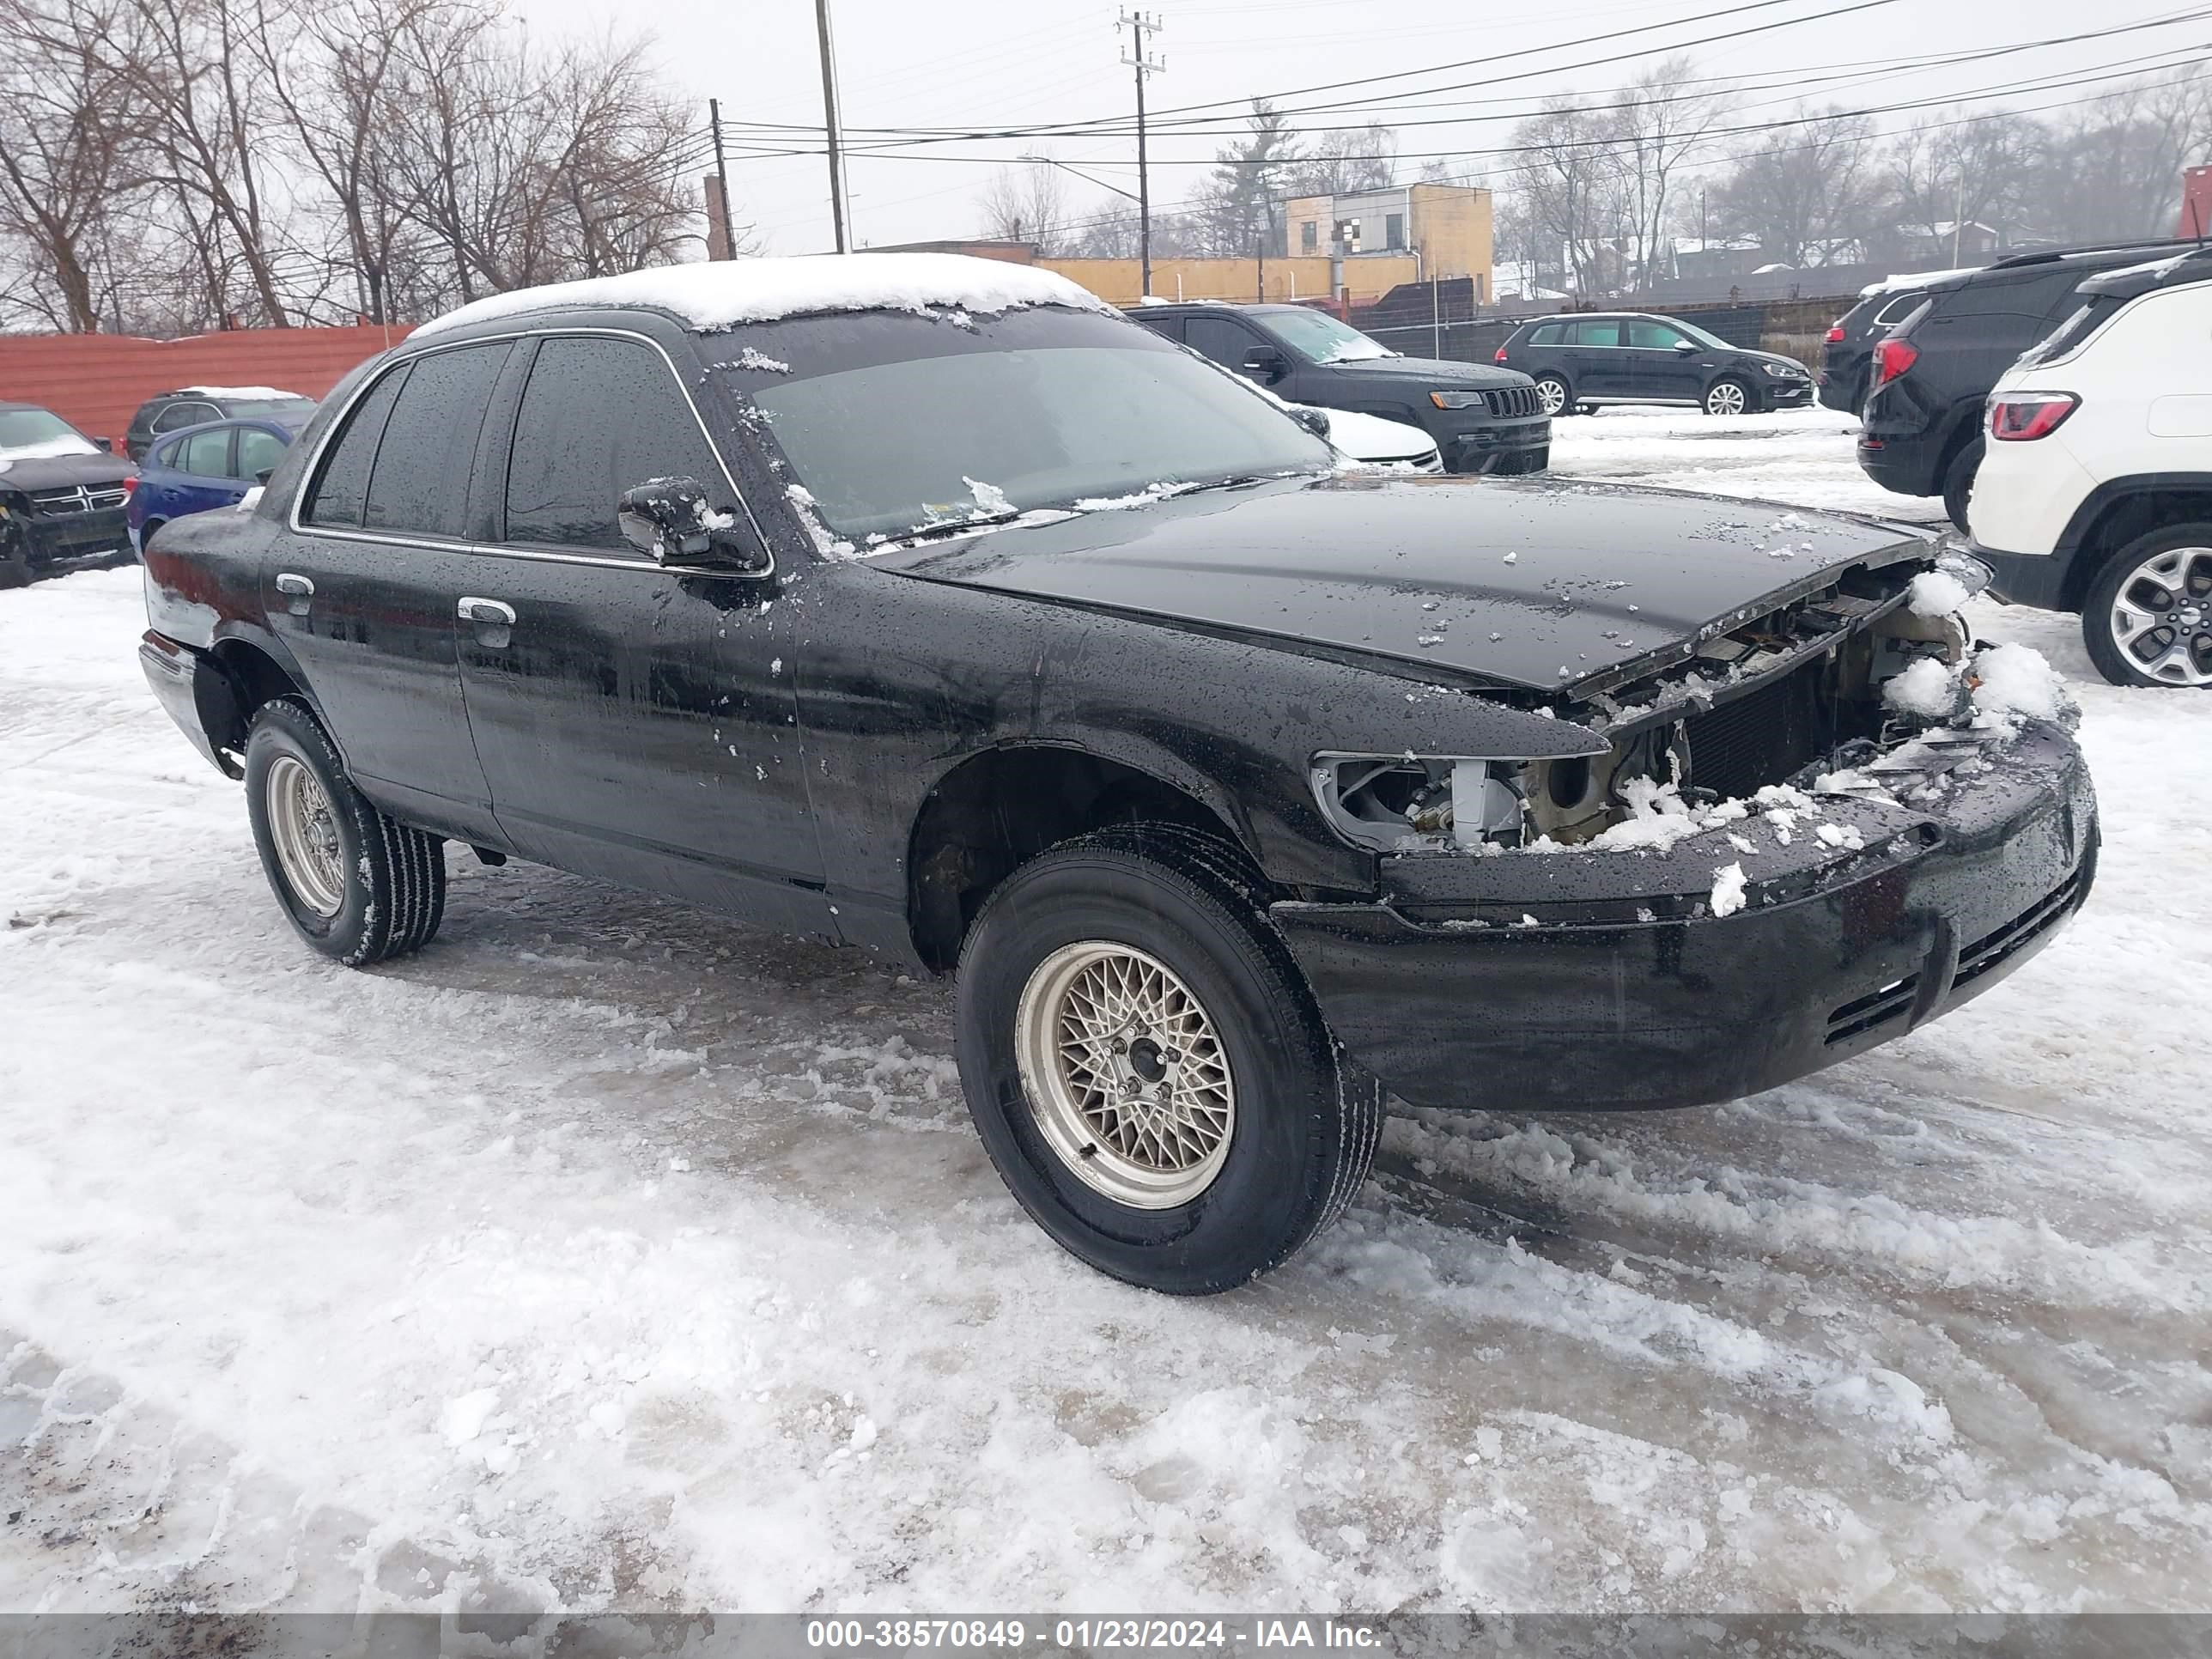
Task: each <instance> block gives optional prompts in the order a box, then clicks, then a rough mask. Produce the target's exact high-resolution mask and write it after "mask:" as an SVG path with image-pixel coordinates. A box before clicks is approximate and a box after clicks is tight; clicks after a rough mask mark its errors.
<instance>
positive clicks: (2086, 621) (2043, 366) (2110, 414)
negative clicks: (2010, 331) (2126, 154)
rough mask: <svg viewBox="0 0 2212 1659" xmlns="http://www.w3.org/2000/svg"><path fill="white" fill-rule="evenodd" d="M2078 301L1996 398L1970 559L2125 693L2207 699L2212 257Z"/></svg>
mask: <svg viewBox="0 0 2212 1659" xmlns="http://www.w3.org/2000/svg"><path fill="white" fill-rule="evenodd" d="M2077 292H2079V293H2080V294H2081V296H2082V304H2081V308H2080V309H2079V310H2077V311H2075V313H2074V314H2073V315H2072V316H2071V317H2069V318H2068V319H2067V320H2066V321H2065V322H2064V323H2063V325H2060V327H2059V328H2058V329H2057V331H2056V332H2055V333H2053V334H2051V337H2049V338H2047V339H2045V341H2044V342H2043V343H2041V344H2040V345H2039V346H2037V347H2036V348H2035V349H2033V350H2032V351H2030V352H2029V353H2028V354H2027V356H2024V357H2022V358H2021V360H2020V361H2019V362H2017V363H2015V364H2014V365H2013V366H2012V368H2009V369H2008V370H2007V371H2006V372H2005V374H2004V376H2003V378H2002V379H2001V380H1998V382H1997V383H1996V387H1995V388H1994V389H1993V390H1992V391H1991V392H1990V397H1989V404H1988V409H1987V414H1986V417H1985V426H1986V428H1987V430H1986V436H1987V439H1988V442H1987V446H1986V449H1985V453H1984V455H1983V458H1982V465H1981V471H1980V472H1979V473H1978V476H1977V477H1976V478H1975V480H1974V489H1973V495H1972V501H1970V503H1969V505H1968V508H1967V520H1968V523H1969V524H1970V526H1972V532H1971V533H1972V538H1973V543H1974V550H1975V552H1976V553H1978V555H1979V556H1981V557H1982V559H1983V560H1984V562H1987V563H1988V564H1989V565H1990V568H1992V569H1993V570H1995V571H1996V582H1995V584H1994V586H1993V587H1992V590H1991V591H1992V592H1994V593H1995V594H1996V597H1997V598H1999V599H2003V600H2005V601H2007V602H2008V603H2009V604H2017V605H2039V606H2041V607H2043V608H2044V609H2045V610H2048V611H2079V612H2080V613H2081V637H2082V640H2083V641H2084V642H2085V643H2087V646H2088V647H2089V655H2090V657H2091V658H2092V659H2093V660H2094V661H2095V663H2096V665H2097V668H2098V671H2099V672H2100V673H2102V674H2103V675H2104V677H2105V678H2106V679H2108V680H2110V681H2112V683H2113V684H2115V685H2179V686H2212V248H2199V249H2197V250H2195V251H2194V252H2190V253H2185V254H2183V255H2181V256H2179V258H2169V259H2161V260H2158V261H2156V262H2154V263H2153V264H2145V265H2134V266H2130V267H2129V268H2128V269H2126V270H2111V271H2106V272H2105V273H2104V274H2102V275H2101V276H2092V277H2090V278H2089V279H2088V280H2087V281H2086V282H2084V283H2082V284H2081V287H2080V289H2078V290H2077Z"/></svg>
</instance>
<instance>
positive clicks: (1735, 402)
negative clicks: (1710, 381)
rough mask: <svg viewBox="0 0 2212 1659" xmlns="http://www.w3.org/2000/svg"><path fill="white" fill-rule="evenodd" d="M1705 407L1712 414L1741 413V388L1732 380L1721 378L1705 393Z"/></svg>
mask: <svg viewBox="0 0 2212 1659" xmlns="http://www.w3.org/2000/svg"><path fill="white" fill-rule="evenodd" d="M1705 409H1706V411H1707V412H1708V413H1709V414H1713V415H1741V414H1742V413H1743V388H1742V387H1741V386H1738V385H1737V384H1736V383H1735V381H1734V380H1723V381H1722V382H1721V383H1720V384H1719V385H1718V386H1715V387H1714V388H1713V389H1712V390H1711V391H1710V392H1707V393H1705Z"/></svg>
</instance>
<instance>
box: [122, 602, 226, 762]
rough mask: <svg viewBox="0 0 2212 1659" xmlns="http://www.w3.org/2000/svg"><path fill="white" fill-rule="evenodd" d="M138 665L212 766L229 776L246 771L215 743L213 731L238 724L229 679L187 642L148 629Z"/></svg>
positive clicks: (157, 696) (156, 695)
mask: <svg viewBox="0 0 2212 1659" xmlns="http://www.w3.org/2000/svg"><path fill="white" fill-rule="evenodd" d="M138 665H139V667H140V668H142V669H143V670H144V671H145V674H146V684H148V685H149V686H150V687H152V688H153V692H154V700H155V702H158V703H160V704H161V707H162V708H163V709H164V710H166V711H167V714H168V716H169V718H170V719H171V720H174V721H176V723H177V729H178V730H179V731H180V732H183V733H184V734H185V736H186V737H187V738H191V744H192V747H193V748H195V749H197V750H199V751H200V753H201V755H202V756H203V757H205V758H206V760H207V762H208V763H209V764H210V766H213V767H214V768H216V770H218V771H220V772H222V773H224V774H226V775H228V776H230V777H238V776H240V775H241V773H240V769H239V766H238V763H237V762H236V761H234V760H233V759H231V758H230V757H228V756H227V755H225V754H223V753H222V751H221V750H218V749H217V748H216V746H215V743H214V740H213V739H212V738H210V736H209V735H208V734H209V733H210V732H229V731H232V730H234V728H235V727H236V726H237V725H238V699H237V693H236V691H235V690H234V689H233V688H232V685H231V683H230V680H229V678H228V676H227V675H225V674H224V673H223V672H222V670H221V669H219V668H217V667H216V665H214V664H213V663H211V662H210V661H209V660H208V659H206V658H205V657H204V656H203V655H201V654H200V653H198V652H197V651H195V650H193V649H192V648H191V647H190V646H188V645H179V644H178V643H177V642H176V641H174V640H173V639H170V638H169V637H168V636H167V635H163V634H157V633H155V632H154V631H153V630H152V629H148V630H147V632H146V634H145V636H144V637H143V638H142V639H141V640H140V641H138Z"/></svg>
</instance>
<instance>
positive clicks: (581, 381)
mask: <svg viewBox="0 0 2212 1659" xmlns="http://www.w3.org/2000/svg"><path fill="white" fill-rule="evenodd" d="M379 465H380V466H381V465H382V463H381V462H380V463H379ZM648 478H693V479H696V480H697V481H698V482H699V483H702V484H703V485H704V486H705V487H706V490H707V499H708V502H709V503H711V504H712V505H713V507H714V508H715V510H717V511H720V512H727V511H729V510H730V508H731V507H732V501H731V497H730V488H729V484H728V482H727V480H726V479H725V477H723V474H722V467H721V463H720V461H718V460H716V459H715V458H714V452H713V451H712V450H711V449H710V448H708V444H707V440H706V438H705V437H704V435H702V434H701V432H700V430H699V422H698V420H697V418H696V416H694V415H693V414H692V412H691V405H690V403H689V402H688V401H687V400H686V399H685V398H684V392H683V390H682V388H681V387H680V386H678V385H677V382H676V379H675V377H674V375H672V374H670V373H669V368H668V364H667V362H666V361H665V359H664V358H663V357H662V356H661V355H660V354H659V352H658V351H655V350H654V349H653V348H651V347H650V346H646V345H641V344H640V343H637V342H635V341H634V340H608V339H592V338H556V339H549V340H546V341H544V342H543V343H541V344H540V345H539V346H538V359H537V361H536V362H533V363H532V365H531V367H530V383H529V385H528V386H526V387H525V388H524V390H523V393H522V407H521V409H520V410H519V411H518V412H517V414H516V416H515V422H514V447H513V452H512V453H511V454H510V457H509V459H508V461H507V540H508V541H510V542H523V543H531V544H550V545H553V546H556V547H578V548H589V549H591V550H593V551H595V552H610V553H623V554H631V553H633V550H632V549H631V548H630V546H629V544H628V543H627V542H625V541H623V538H622V532H621V531H620V530H619V529H618V528H617V526H616V523H615V507H616V503H617V501H619V500H620V499H621V496H622V493H623V491H624V490H626V489H631V488H632V487H634V486H635V485H637V484H641V483H645V482H646V481H647V479H648ZM637 556H641V555H637Z"/></svg>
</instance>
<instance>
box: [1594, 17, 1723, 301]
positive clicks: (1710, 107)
mask: <svg viewBox="0 0 2212 1659" xmlns="http://www.w3.org/2000/svg"><path fill="white" fill-rule="evenodd" d="M1696 68H1697V66H1696V65H1695V64H1693V63H1692V62H1691V60H1690V59H1689V58H1686V57H1684V56H1681V55H1680V54H1677V55H1676V56H1674V57H1672V58H1664V59H1662V61H1660V62H1659V63H1657V64H1654V65H1653V66H1652V67H1651V68H1650V70H1646V71H1645V72H1644V74H1642V75H1639V76H1637V78H1636V79H1635V80H1634V81H1632V82H1630V83H1629V84H1628V85H1627V86H1626V87H1625V88H1622V89H1621V91H1620V94H1618V95H1617V96H1616V97H1615V99H1614V100H1613V102H1614V103H1615V104H1616V105H1617V107H1615V108H1613V109H1612V110H1610V111H1608V112H1606V117H1605V119H1604V122H1603V128H1602V130H1603V132H1604V136H1605V137H1607V138H1608V139H1609V140H1610V141H1611V143H1610V146H1609V150H1608V154H1609V157H1610V160H1611V162H1612V166H1613V172H1614V173H1615V176H1616V178H1617V179H1618V181H1619V183H1618V189H1617V193H1616V197H1615V201H1616V209H1615V213H1616V221H1617V227H1616V231H1615V240H1616V241H1617V242H1618V243H1619V244H1620V246H1621V252H1622V253H1623V254H1624V255H1625V257H1626V258H1629V259H1630V260H1632V261H1633V262H1634V263H1635V264H1637V265H1638V266H1639V267H1641V269H1642V270H1644V273H1645V275H1646V276H1647V278H1648V277H1649V276H1650V275H1651V274H1652V273H1653V272H1654V271H1655V270H1656V268H1657V267H1658V265H1659V264H1660V261H1661V258H1662V252H1663V250H1664V247H1665V245H1666V236H1667V232H1668V223H1669V221H1670V218H1671V216H1672V212H1673V209H1674V185H1675V175H1676V174H1677V173H1678V172H1679V171H1680V169H1681V167H1683V166H1684V164H1685V163H1686V162H1687V161H1690V160H1691V159H1692V158H1693V157H1694V156H1695V155H1697V154H1698V153H1699V151H1700V150H1701V149H1705V148H1707V147H1708V146H1709V145H1710V144H1711V132H1712V130H1713V129H1714V128H1715V127H1716V126H1717V125H1720V122H1721V119H1722V118H1723V115H1725V114H1726V112H1727V111H1728V107H1729V98H1728V96H1727V94H1724V93H1723V92H1719V91H1716V90H1712V89H1710V88H1706V89H1702V90H1701V89H1699V82H1698V81H1697V79H1696Z"/></svg>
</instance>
